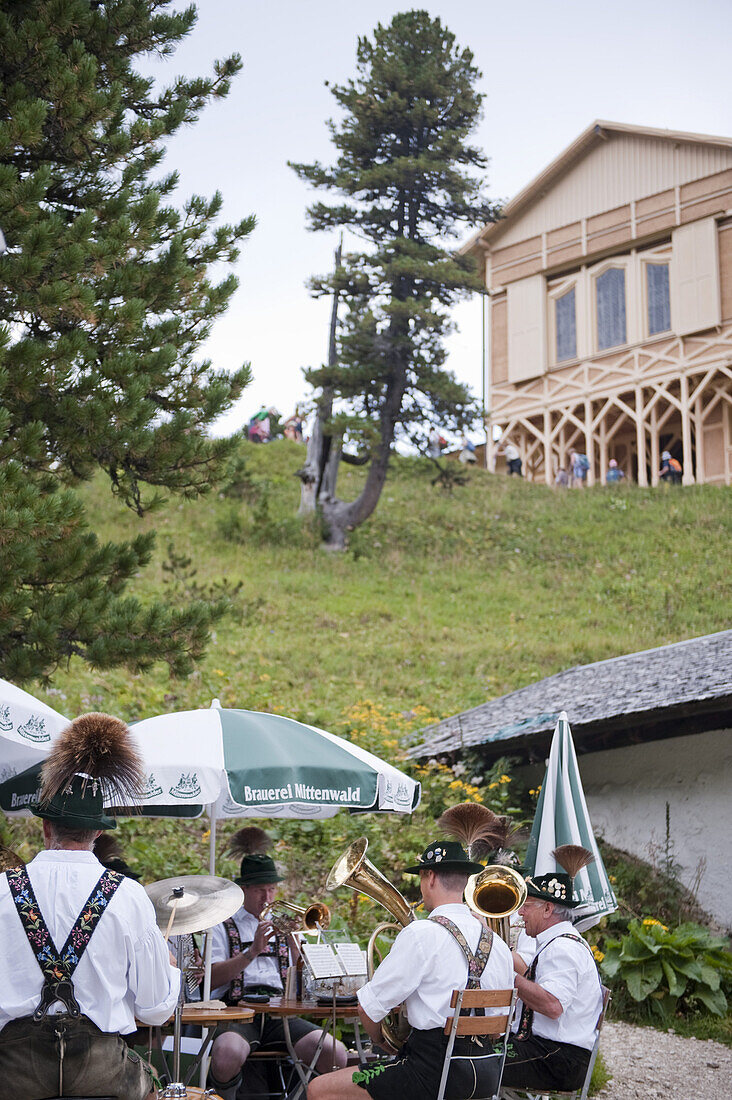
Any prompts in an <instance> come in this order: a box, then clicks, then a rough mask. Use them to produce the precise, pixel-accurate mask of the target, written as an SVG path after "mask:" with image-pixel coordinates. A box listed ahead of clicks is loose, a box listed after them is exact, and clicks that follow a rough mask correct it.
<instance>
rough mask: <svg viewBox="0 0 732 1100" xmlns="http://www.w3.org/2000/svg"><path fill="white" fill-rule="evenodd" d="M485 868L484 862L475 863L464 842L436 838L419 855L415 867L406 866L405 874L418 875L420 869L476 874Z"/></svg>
mask: <svg viewBox="0 0 732 1100" xmlns="http://www.w3.org/2000/svg"><path fill="white" fill-rule="evenodd" d="M482 870H483V864H482V863H475V862H474V861H473V860H472V859H470V857H469V856H468V854H467V852H466V851H465V849H464V848H463V846H462V844H458V842H457V841H456V840H436V841H435V842H434V843H433V844H429V845H428V846H427V847H426V848H425V850H424V851H423V852H422V855H421V856H419V857H418V859H417V864H416V866H414V867H405V868H404V874H405V875H418V874H419V873H420V871H464V872H465V874H466V875H475V874H477V873H478V872H479V871H482Z"/></svg>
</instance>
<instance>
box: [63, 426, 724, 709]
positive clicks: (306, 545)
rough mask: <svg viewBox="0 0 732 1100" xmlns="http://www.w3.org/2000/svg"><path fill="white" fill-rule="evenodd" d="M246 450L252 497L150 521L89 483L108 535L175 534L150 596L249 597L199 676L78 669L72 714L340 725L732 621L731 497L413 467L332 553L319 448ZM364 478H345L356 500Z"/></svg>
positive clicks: (178, 509) (485, 692)
mask: <svg viewBox="0 0 732 1100" xmlns="http://www.w3.org/2000/svg"><path fill="white" fill-rule="evenodd" d="M243 458H244V477H243V478H242V477H241V474H240V473H239V476H238V477H237V478H235V479H234V481H235V482H236V487H237V489H238V491H240V492H241V493H243V496H241V497H240V498H236V497H228V498H227V497H224V496H219V497H218V498H216V497H213V496H211V497H209V498H204V499H203V500H199V501H195V502H179V501H171V502H169V503H168V504H167V505H166V506H165V507H164V508H163V509H162V510H161V511H159V512H157V513H155V514H154V515H153V516H151V517H148V518H147V519H145V520H142V521H141V520H139V519H138V518H137V517H135V516H134V515H132V514H131V513H130V512H129V511H127V510H125V509H124V508H122V507H121V506H120V505H119V503H118V502H117V501H116V500H115V499H114V498H113V497H112V496H111V494H110V493H109V490H108V487H107V485H106V484H105V483H104V482H103V481H101V480H99V481H98V482H96V483H95V484H93V485H92V486H90V487H89V488H88V490H87V498H88V504H89V508H90V513H91V514H92V515H93V516H94V517H95V522H96V523H97V525H98V530H99V533H100V536H101V537H102V538H114V539H122V538H125V537H128V536H131V535H132V534H134V533H136V532H137V531H139V529H140V527H147V526H153V527H155V528H156V529H157V531H158V546H157V557H156V560H155V562H154V564H153V565H152V566H151V567H149V568H148V569H147V570H146V571H145V572H144V573H143V574H142V575H141V577H140V578H139V582H138V584H137V586H136V591H137V592H138V594H140V595H141V596H142V597H143V598H144V595H145V594H146V593H153V592H155V593H158V594H159V593H160V592H165V591H166V590H167V591H168V592H169V593H170V596H171V598H175V599H179V598H181V597H182V596H185V594H186V593H187V592H190V591H192V590H194V589H195V587H196V585H199V586H201V587H203V588H206V587H208V586H211V585H212V584H216V583H217V582H221V581H226V582H227V583H229V584H231V585H235V584H237V583H239V582H241V590H240V592H239V593H238V595H237V596H236V598H235V610H234V612H233V613H232V614H231V615H230V616H228V617H227V618H226V619H225V620H224V621H223V622H222V623H221V624H220V625H219V628H218V629H217V631H216V634H215V637H214V638H213V639H212V642H211V645H210V648H209V651H208V654H207V657H206V659H205V660H204V661H203V662H202V663H201V666H200V668H199V669H198V670H197V671H196V672H195V673H194V674H193V676H191V677H190V678H188V679H187V680H186V681H184V682H181V681H171V680H170V679H169V678H168V676H167V670H166V669H164V668H158V669H156V670H153V671H152V672H150V673H146V674H144V675H141V676H132V675H130V674H129V673H126V672H123V671H118V672H114V673H103V674H100V673H95V672H93V671H89V670H87V669H84V667H83V666H82V665H81V664H80V663H78V664H77V663H74V662H72V665H71V667H70V668H69V669H68V670H67V671H63V672H59V673H57V674H56V675H55V676H54V681H53V683H54V687H55V688H56V689H57V690H61V691H62V692H63V693H64V695H65V696H66V699H65V700H63V702H64V706H65V709H66V710H68V711H69V712H74V711H78V710H79V708H81V707H84V706H89V705H90V704H94V705H95V706H99V707H106V708H109V709H112V710H118V711H120V713H121V714H122V715H123V716H124V717H125V718H127V719H128V720H133V719H136V718H139V717H143V716H144V715H147V714H150V713H155V712H157V711H160V710H164V709H171V708H181V707H184V706H185V707H188V706H207V705H208V704H209V702H210V700H211V697H213V696H217V697H218V698H220V699H221V702H222V704H223V705H230V706H241V707H250V708H253V709H262V710H275V711H281V712H283V713H287V714H289V715H292V716H293V717H297V718H307V719H308V720H310V721H312V722H314V723H316V724H322V725H325V726H327V727H330V726H333V725H334V724H337V723H338V722H339V721H340V720H342V717H343V714H344V711H345V710H346V709H347V708H348V707H349V706H350V705H351V704H353V703H354V702H356V701H359V700H372V701H375V702H378V703H379V704H380V705H381V706H382V707H384V708H386V709H388V710H397V711H406V710H413V709H414V708H415V707H416V706H420V707H423V708H425V711H426V712H427V713H428V714H429V715H434V716H442V715H446V714H450V713H454V712H455V711H458V710H462V709H465V708H466V707H469V706H473V705H475V704H477V703H480V702H482V701H484V700H486V699H488V698H491V697H494V696H497V695H500V694H502V693H504V692H506V691H511V690H513V689H515V688H518V687H521V686H523V685H524V684H526V683H529V682H530V681H532V680H534V679H537V678H541V677H543V676H548V675H551V674H552V673H554V672H557V671H558V670H560V669H563V668H567V667H569V666H571V665H575V664H582V663H585V662H588V661H593V660H599V659H601V658H605V657H610V656H614V655H616V654H619V653H626V652H631V651H633V650H638V649H644V648H648V647H651V646H655V645H662V644H664V643H666V642H673V641H677V640H679V639H683V638H688V637H692V636H694V635H697V634H704V633H707V632H711V631H714V630H719V629H723V628H724V627H727V626H729V622H730V608H731V606H732V599H731V592H730V579H729V572H730V571H729V546H730V531H731V528H732V493H730V491H729V490H725V489H716V488H712V487H708V486H699V487H693V488H684V489H681V488H676V487H668V488H659V489H655V490H653V489H638V488H636V487H634V486H622V487H615V488H604V487H597V488H595V489H593V490H585V491H582V492H579V491H574V492H567V491H565V492H561V493H560V492H556V491H553V490H550V489H548V488H546V487H544V486H540V485H532V484H529V483H527V482H523V481H519V480H517V479H509V478H505V477H498V476H492V475H490V474H488V473H486V472H484V471H482V470H471V471H469V474H470V483H469V485H467V486H465V487H458V488H457V489H456V490H455V491H454V492H453V493H452V494H446V493H445V492H444V491H442V490H440V489H438V488H436V487H433V486H432V485H431V479H432V477H433V468H432V466H431V465H430V464H429V463H427V462H425V461H423V460H420V459H405V458H401V459H397V460H396V461H395V463H394V466H393V468H392V471H391V475H390V478H389V480H388V482H387V486H386V489H385V491H384V495H383V497H382V501H381V504H380V506H379V509H378V511H377V513H376V516H375V517H374V518H373V519H372V521H371V522H370V523H369V524H368V525H367V526H365V527H363V528H361V529H359V530H357V531H355V532H354V533H353V538H352V542H351V547H350V549H349V550H348V552H346V553H345V554H341V555H333V554H329V553H327V552H324V551H323V550H322V549H321V548H320V541H319V537H318V533H317V531H315V530H314V529H313V527H312V526H306V527H304V528H303V526H302V525H301V524H300V522H299V521H298V520H297V518H296V515H295V512H296V509H297V504H298V500H299V481H298V480H297V478H296V477H295V476H294V471H295V470H296V469H297V468H298V466H299V465H300V464H301V462H302V458H303V450H302V448H301V447H300V446H298V445H297V444H295V443H291V442H289V441H279V442H276V443H273V444H270V445H268V446H253V445H245V446H244V448H243ZM362 476H363V475H362V473H361V471H360V470H357V469H355V468H348V467H346V468H344V470H343V473H342V476H341V482H340V485H339V489H340V492H341V493H342V494H343V495H344V496H350V495H351V494H353V493H355V492H356V491H357V487H358V483H359V481H360V478H361V477H362ZM171 544H172V546H173V548H174V549H173V553H174V555H177V556H186V557H190V559H191V565H190V567H188V568H187V569H182V570H181V569H179V570H178V573H179V577H178V580H177V581H175V580H172V579H171V574H170V573H169V572H166V570H165V569H164V565H165V563H166V560H168V559H169V553H168V547H169V545H171ZM168 564H170V562H169V560H168ZM194 570H195V576H190V574H191V573H192V571H194ZM186 574H188V576H186ZM49 701H53V698H52V697H51V699H50V700H49ZM59 709H62V708H59Z"/></svg>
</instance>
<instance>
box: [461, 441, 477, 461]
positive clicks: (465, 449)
mask: <svg viewBox="0 0 732 1100" xmlns="http://www.w3.org/2000/svg"><path fill="white" fill-rule="evenodd" d="M458 462H462V464H463V466H472V465H473V464H474V463H475V462H477V458H476V454H475V444H474V443H471V441H470V440H469V439H468V437H467V436H466V435H464V436H463V437H462V439H461V440H460V454H459V455H458Z"/></svg>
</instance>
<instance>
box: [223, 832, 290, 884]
mask: <svg viewBox="0 0 732 1100" xmlns="http://www.w3.org/2000/svg"><path fill="white" fill-rule="evenodd" d="M271 846H272V838H271V837H269V836H268V835H267V833H265V831H264V829H260V828H259V827H258V826H257V825H246V826H245V827H244V828H243V829H239V831H238V832H236V833H234V835H233V837H232V838H231V841H230V843H229V846H228V848H227V850H226V855H228V856H232V857H234V858H236V857H238V856H241V857H242V861H241V869H240V874H239V878H236V879H234V882H236V883H237V885H238V886H266V885H268V884H269V883H271V882H282V876H281V875H280V874H278V872H277V866H276V864H275V861H274V860H273V859H272V857H271V856H268V855H267V850H268V849H269V848H271Z"/></svg>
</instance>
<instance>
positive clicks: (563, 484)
mask: <svg viewBox="0 0 732 1100" xmlns="http://www.w3.org/2000/svg"><path fill="white" fill-rule="evenodd" d="M554 484H555V485H556V487H557V489H567V488H568V487H569V474H568V473H567V471H566V470H565V469H564V466H560V467H559V468H558V469H557V473H556V476H555V478H554Z"/></svg>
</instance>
